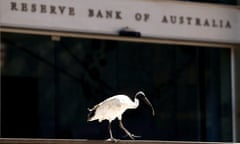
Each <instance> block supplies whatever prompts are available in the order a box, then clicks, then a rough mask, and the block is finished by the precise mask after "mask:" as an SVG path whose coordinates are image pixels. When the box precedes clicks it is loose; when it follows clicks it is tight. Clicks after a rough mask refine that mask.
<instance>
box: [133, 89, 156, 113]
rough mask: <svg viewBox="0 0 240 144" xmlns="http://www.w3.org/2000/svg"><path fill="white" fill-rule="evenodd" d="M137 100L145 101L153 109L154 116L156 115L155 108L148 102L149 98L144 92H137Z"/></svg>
mask: <svg viewBox="0 0 240 144" xmlns="http://www.w3.org/2000/svg"><path fill="white" fill-rule="evenodd" d="M135 98H139V99H141V100H142V101H144V102H145V103H146V104H147V105H149V106H150V107H151V109H152V115H153V116H154V115H155V111H154V108H153V106H152V104H151V102H150V101H149V100H148V98H147V97H146V96H145V94H144V93H143V92H142V91H139V92H137V93H136V95H135Z"/></svg>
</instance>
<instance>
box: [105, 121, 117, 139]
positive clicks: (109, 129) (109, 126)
mask: <svg viewBox="0 0 240 144" xmlns="http://www.w3.org/2000/svg"><path fill="white" fill-rule="evenodd" d="M108 131H109V134H110V138H109V139H107V141H114V142H116V141H117V139H115V138H114V137H113V136H112V129H111V122H109V124H108Z"/></svg>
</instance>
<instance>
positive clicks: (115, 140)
mask: <svg viewBox="0 0 240 144" xmlns="http://www.w3.org/2000/svg"><path fill="white" fill-rule="evenodd" d="M106 141H108V142H114V143H116V142H118V141H119V139H115V138H109V139H106Z"/></svg>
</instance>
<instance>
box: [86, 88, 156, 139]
mask: <svg viewBox="0 0 240 144" xmlns="http://www.w3.org/2000/svg"><path fill="white" fill-rule="evenodd" d="M138 98H140V99H141V100H143V101H144V102H145V103H146V104H148V105H149V106H150V107H151V109H152V114H153V116H154V115H155V112H154V109H153V106H152V104H151V103H150V101H149V100H148V99H147V97H146V96H145V94H144V93H143V92H142V91H139V92H137V93H136V95H135V97H134V101H132V100H131V99H130V98H129V97H128V96H127V95H115V96H112V97H110V98H107V99H106V100H104V101H102V102H101V103H99V104H97V105H95V106H94V107H93V108H91V109H88V110H89V111H90V112H89V114H88V121H94V120H98V122H102V121H103V120H108V121H109V125H108V130H109V134H110V138H109V139H107V140H110V141H116V139H115V138H114V137H113V136H112V130H111V122H112V121H113V120H114V119H116V118H117V119H118V120H119V126H120V128H121V129H122V130H123V131H124V132H125V133H126V134H127V135H128V136H129V137H130V138H131V139H134V137H137V136H135V135H133V134H131V133H130V132H129V131H128V130H127V129H126V128H125V127H124V126H123V123H122V114H123V113H124V112H125V111H126V110H127V109H136V108H137V107H138V106H139V100H138Z"/></svg>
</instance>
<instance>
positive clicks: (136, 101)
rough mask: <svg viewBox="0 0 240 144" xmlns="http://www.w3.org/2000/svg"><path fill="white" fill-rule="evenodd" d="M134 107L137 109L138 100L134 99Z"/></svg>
mask: <svg viewBox="0 0 240 144" xmlns="http://www.w3.org/2000/svg"><path fill="white" fill-rule="evenodd" d="M134 105H135V108H137V107H138V105H139V100H138V98H136V97H135V98H134Z"/></svg>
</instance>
